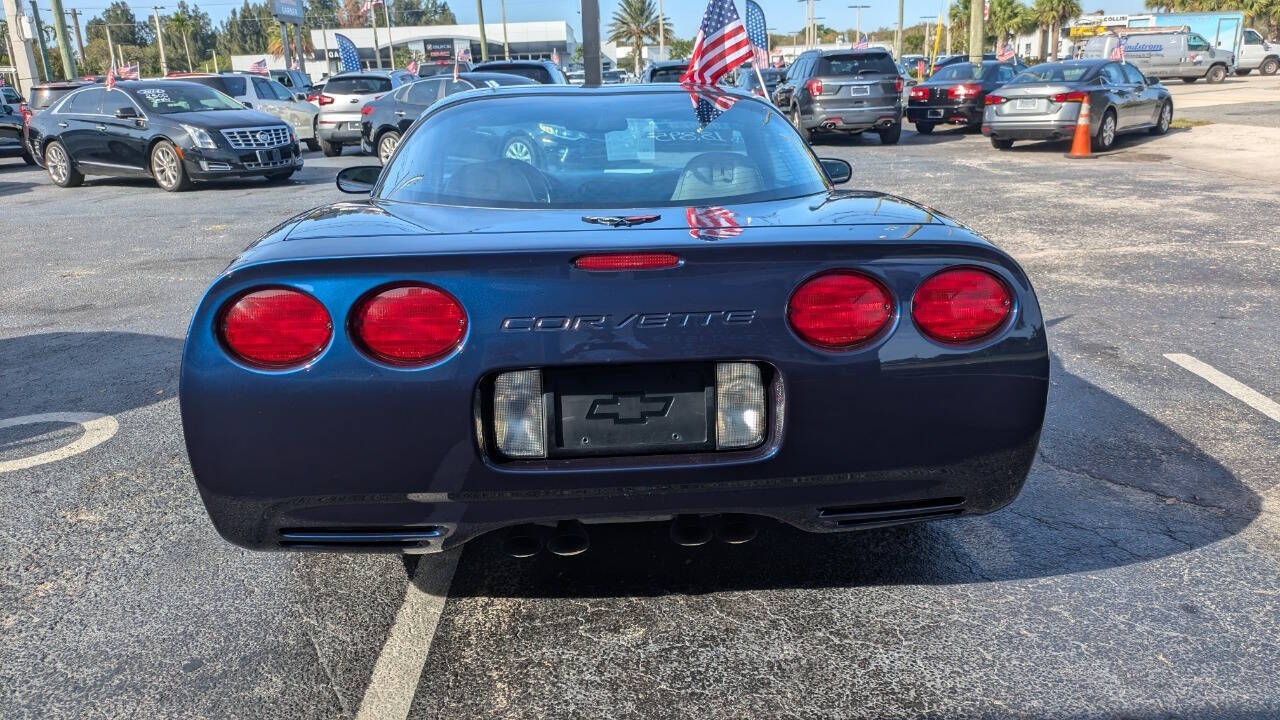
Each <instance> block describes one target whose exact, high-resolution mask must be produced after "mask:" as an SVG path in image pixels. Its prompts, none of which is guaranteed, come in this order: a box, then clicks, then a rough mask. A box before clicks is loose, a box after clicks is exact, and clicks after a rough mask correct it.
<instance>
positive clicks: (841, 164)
mask: <svg viewBox="0 0 1280 720" xmlns="http://www.w3.org/2000/svg"><path fill="white" fill-rule="evenodd" d="M818 162H820V163H822V171H823V172H825V173H826V174H827V179H828V180H830V181H831V183H832V184H833V185H843V184H844V183H847V182H849V178H851V177H853V166H852V165H850V164H849V162H848V161H847V160H841V159H840V158H818Z"/></svg>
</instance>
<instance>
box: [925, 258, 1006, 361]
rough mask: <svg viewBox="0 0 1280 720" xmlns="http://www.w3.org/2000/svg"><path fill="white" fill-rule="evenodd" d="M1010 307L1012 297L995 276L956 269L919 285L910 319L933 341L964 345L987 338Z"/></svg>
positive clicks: (966, 269)
mask: <svg viewBox="0 0 1280 720" xmlns="http://www.w3.org/2000/svg"><path fill="white" fill-rule="evenodd" d="M1012 308H1013V295H1012V294H1011V293H1010V292H1009V288H1008V287H1007V286H1006V285H1005V284H1004V282H1003V281H1001V280H1000V279H999V278H997V277H996V276H995V275H992V274H991V273H989V272H987V271H985V270H978V269H975V268H957V269H955V270H944V271H942V272H940V273H938V274H937V275H934V276H933V277H931V278H929V279H928V280H925V281H924V282H923V283H921V285H920V289H918V290H916V294H915V298H914V299H913V300H912V301H911V317H912V318H914V319H915V321H916V326H918V327H919V328H920V330H921V331H922V332H924V334H925V335H928V336H929V337H931V338H933V339H934V340H937V341H939V342H944V343H964V342H972V341H974V340H979V339H981V338H984V337H986V336H987V335H990V334H991V333H992V332H994V331H995V330H996V329H997V328H999V327H1000V326H1001V325H1003V324H1004V321H1005V319H1006V318H1008V317H1009V312H1010V311H1011V310H1012Z"/></svg>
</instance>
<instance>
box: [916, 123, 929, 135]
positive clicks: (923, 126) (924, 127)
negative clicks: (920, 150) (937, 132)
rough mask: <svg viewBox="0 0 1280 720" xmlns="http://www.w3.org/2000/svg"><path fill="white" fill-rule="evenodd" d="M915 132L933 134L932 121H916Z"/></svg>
mask: <svg viewBox="0 0 1280 720" xmlns="http://www.w3.org/2000/svg"><path fill="white" fill-rule="evenodd" d="M916 132H918V133H920V134H921V135H932V134H933V123H931V122H918V123H916Z"/></svg>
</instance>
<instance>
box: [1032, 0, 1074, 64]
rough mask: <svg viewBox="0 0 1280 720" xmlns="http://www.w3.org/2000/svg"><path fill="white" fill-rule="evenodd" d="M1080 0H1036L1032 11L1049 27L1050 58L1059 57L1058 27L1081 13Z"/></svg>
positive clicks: (1038, 19) (1048, 52)
mask: <svg viewBox="0 0 1280 720" xmlns="http://www.w3.org/2000/svg"><path fill="white" fill-rule="evenodd" d="M1080 12H1081V10H1080V3H1079V2H1078V0H1035V4H1034V5H1032V6H1031V13H1032V15H1033V17H1035V19H1036V21H1037V22H1039V23H1040V24H1041V25H1043V26H1047V27H1048V28H1049V49H1048V51H1047V56H1048V58H1050V59H1052V58H1056V57H1058V35H1059V34H1060V33H1059V31H1058V29H1059V28H1061V27H1062V23H1063V22H1065V21H1067V20H1070V19H1071V18H1073V17H1076V16H1078V15H1079V14H1080Z"/></svg>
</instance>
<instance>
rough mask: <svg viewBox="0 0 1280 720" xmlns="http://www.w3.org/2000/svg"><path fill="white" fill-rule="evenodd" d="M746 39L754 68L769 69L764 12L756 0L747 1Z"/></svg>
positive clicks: (767, 36) (767, 34)
mask: <svg viewBox="0 0 1280 720" xmlns="http://www.w3.org/2000/svg"><path fill="white" fill-rule="evenodd" d="M746 26H747V37H748V38H749V39H750V40H751V54H752V57H751V62H752V63H754V64H755V66H756V67H769V32H768V30H767V29H766V27H767V26H766V25H765V21H764V10H763V9H761V8H760V4H759V3H757V2H756V0H747V17H746Z"/></svg>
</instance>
